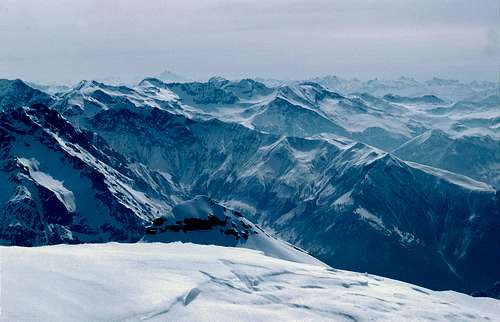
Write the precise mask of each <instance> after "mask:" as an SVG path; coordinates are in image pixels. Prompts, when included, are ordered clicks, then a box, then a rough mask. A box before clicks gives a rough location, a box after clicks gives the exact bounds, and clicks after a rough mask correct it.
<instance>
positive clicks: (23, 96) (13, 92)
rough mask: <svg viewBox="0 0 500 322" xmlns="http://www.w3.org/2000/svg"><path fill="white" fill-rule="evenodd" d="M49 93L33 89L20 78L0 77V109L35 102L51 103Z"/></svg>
mask: <svg viewBox="0 0 500 322" xmlns="http://www.w3.org/2000/svg"><path fill="white" fill-rule="evenodd" d="M51 102H52V98H51V97H50V95H48V94H45V93H44V92H42V91H39V90H37V89H34V88H32V87H30V86H29V85H27V84H26V83H25V82H23V81H22V80H20V79H16V80H8V79H0V111H2V110H4V109H10V108H15V107H19V106H23V105H30V104H36V103H42V104H51Z"/></svg>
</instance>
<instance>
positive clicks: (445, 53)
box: [0, 0, 500, 83]
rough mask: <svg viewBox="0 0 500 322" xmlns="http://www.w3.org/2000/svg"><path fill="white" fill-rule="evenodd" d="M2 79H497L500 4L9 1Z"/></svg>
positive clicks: (0, 38)
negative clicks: (170, 74)
mask: <svg viewBox="0 0 500 322" xmlns="http://www.w3.org/2000/svg"><path fill="white" fill-rule="evenodd" d="M0 44H1V47H0V78H22V79H25V80H30V81H38V82H45V83H56V82H67V81H76V80H81V79H106V78H113V79H121V80H124V81H131V80H137V79H141V78H144V77H146V76H156V75H158V74H159V73H161V72H162V71H163V70H165V69H168V70H171V71H174V72H175V73H177V74H180V75H183V76H186V77H188V78H192V79H198V78H206V77H209V76H213V75H221V76H224V77H227V78H242V77H264V78H276V79H305V78H309V77H316V76H324V75H338V76H342V77H347V78H351V77H357V78H360V79H371V78H375V77H378V78H397V77H399V76H410V77H415V78H417V79H421V80H424V79H430V78H432V77H434V76H437V77H444V78H453V79H460V80H465V81H469V80H492V81H498V80H499V77H500V76H499V75H500V1H498V0H302V1H297V0H265V1H262V0H261V1H258V0H253V1H248V0H197V1H195V0H120V1H115V0H85V1H75V0H44V1H40V0H0Z"/></svg>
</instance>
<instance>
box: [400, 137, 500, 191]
mask: <svg viewBox="0 0 500 322" xmlns="http://www.w3.org/2000/svg"><path fill="white" fill-rule="evenodd" d="M393 153H394V154H396V155H397V156H399V157H401V158H403V159H405V160H410V161H415V162H418V163H422V164H426V165H430V166H433V167H438V168H441V169H446V170H449V171H453V172H456V173H461V174H464V175H467V176H469V177H471V178H474V179H476V180H480V181H483V182H488V183H490V184H491V185H493V186H494V187H496V188H497V189H498V188H500V141H498V140H494V139H493V138H491V137H490V136H488V135H483V136H461V137H451V136H450V135H448V134H446V133H444V132H443V131H439V130H433V131H428V132H426V133H423V134H421V135H419V136H417V137H415V138H414V139H412V140H410V141H408V142H407V143H405V144H403V145H402V146H400V147H399V148H397V149H396V150H394V151H393Z"/></svg>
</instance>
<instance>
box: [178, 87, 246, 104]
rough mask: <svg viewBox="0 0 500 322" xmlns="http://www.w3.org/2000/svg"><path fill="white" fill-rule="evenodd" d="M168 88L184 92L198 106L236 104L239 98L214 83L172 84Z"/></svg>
mask: <svg viewBox="0 0 500 322" xmlns="http://www.w3.org/2000/svg"><path fill="white" fill-rule="evenodd" d="M168 88H170V89H171V90H173V91H175V92H177V91H182V92H185V93H186V94H187V95H189V96H191V97H192V99H193V101H194V102H195V103H196V104H234V103H236V102H237V101H238V97H237V96H235V95H234V94H233V93H231V92H228V91H225V90H224V89H221V88H219V87H218V86H216V85H215V84H214V83H211V82H208V83H197V82H194V83H172V84H168Z"/></svg>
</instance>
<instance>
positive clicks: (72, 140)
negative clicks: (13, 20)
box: [0, 78, 500, 292]
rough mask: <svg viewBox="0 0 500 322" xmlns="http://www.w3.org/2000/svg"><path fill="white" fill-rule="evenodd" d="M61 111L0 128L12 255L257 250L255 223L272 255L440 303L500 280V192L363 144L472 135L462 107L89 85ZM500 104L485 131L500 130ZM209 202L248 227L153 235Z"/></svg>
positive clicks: (34, 111)
mask: <svg viewBox="0 0 500 322" xmlns="http://www.w3.org/2000/svg"><path fill="white" fill-rule="evenodd" d="M51 99H53V102H52V101H51V102H50V103H49V104H50V109H48V108H45V107H43V106H41V105H35V106H33V107H31V108H15V109H14V110H13V111H7V112H4V113H2V114H1V115H0V120H1V125H2V126H1V127H0V130H1V131H2V132H1V133H2V141H1V142H2V151H1V152H2V154H3V155H4V157H3V158H2V162H4V160H5V162H4V163H5V164H4V165H2V171H1V175H2V176H3V178H5V180H6V182H9V184H8V185H6V186H5V187H6V188H2V190H0V201H1V205H2V206H1V209H2V227H1V228H2V231H3V233H2V239H3V240H2V243H3V244H11V243H12V244H37V245H39V244H50V243H58V242H61V241H63V242H73V243H79V242H87V241H88V242H99V241H137V240H139V239H141V238H144V239H145V240H154V239H155V238H157V239H158V240H163V241H170V240H185V241H197V242H201V241H204V243H216V244H217V243H219V242H220V243H222V244H223V245H228V243H229V241H230V242H231V243H229V245H235V246H237V245H239V246H243V247H250V245H251V244H252V243H253V244H255V243H257V242H256V241H255V240H253V241H252V239H254V238H250V236H251V235H250V234H249V238H248V240H249V241H251V243H250V244H249V243H248V242H245V243H243V240H244V239H245V238H244V237H243V235H245V229H247V230H248V228H245V226H244V225H243V223H245V225H247V226H249V227H250V226H251V227H258V226H260V227H262V228H263V229H264V230H265V231H266V233H265V234H260V235H259V238H260V239H261V240H260V241H259V243H260V245H265V246H266V247H264V248H263V249H260V250H262V251H264V249H270V248H272V247H278V246H279V247H281V246H283V247H284V248H286V249H287V250H291V251H294V250H293V247H290V246H289V245H287V244H286V243H283V242H281V241H276V239H275V238H274V237H270V236H268V235H273V236H275V237H280V238H282V239H283V240H285V241H287V242H289V243H291V244H293V245H296V246H298V247H300V248H302V249H305V250H306V251H308V252H309V253H310V254H312V255H314V256H316V257H318V258H319V259H321V260H323V261H324V262H326V263H327V264H329V265H332V266H335V267H339V268H346V269H353V270H357V271H368V272H370V273H376V274H381V275H385V276H389V277H394V278H398V279H402V280H405V281H411V282H414V283H418V284H421V285H425V286H428V287H432V288H437V289H449V288H452V289H456V290H460V291H466V292H472V291H476V290H482V289H485V288H487V287H489V286H491V285H493V284H494V283H495V282H496V281H498V280H500V275H499V274H500V272H498V270H497V269H496V267H498V264H499V263H500V257H499V256H500V254H499V253H498V252H497V251H496V250H497V245H498V243H499V238H500V234H499V233H498V228H497V227H498V225H499V221H500V214H499V209H500V205H499V195H498V191H497V190H495V189H494V188H492V187H491V186H490V185H488V184H486V183H483V182H479V181H475V180H473V179H471V178H468V177H464V176H461V175H458V174H455V173H452V172H448V171H444V170H439V169H436V168H431V167H428V166H423V165H421V164H418V163H411V162H405V161H402V160H401V159H399V158H397V157H394V156H393V155H391V154H388V153H386V152H384V151H382V150H379V149H377V148H374V147H371V146H369V145H366V144H363V143H360V142H357V141H356V140H360V141H364V142H368V143H371V144H372V145H379V146H380V145H385V146H386V147H387V148H389V147H398V146H400V145H401V144H404V143H405V142H407V141H408V140H412V139H413V138H415V137H417V136H418V135H420V134H422V133H425V132H426V131H428V130H429V129H433V127H438V126H439V127H443V128H446V129H447V131H449V132H450V133H451V131H455V132H460V131H462V132H461V133H463V128H460V127H457V126H452V125H453V124H455V123H456V122H457V121H456V120H457V119H456V117H459V115H462V116H463V115H464V114H463V113H462V114H460V113H459V112H458V111H459V110H460V108H461V106H462V107H463V106H465V105H464V104H458V103H457V104H448V103H446V104H443V103H442V102H440V101H437V100H436V99H434V98H432V102H428V101H429V99H428V98H425V97H424V99H417V100H410V101H409V102H408V101H405V100H401V99H398V102H392V101H391V100H394V99H392V98H391V99H388V98H385V99H384V98H383V97H382V98H381V97H375V96H372V95H369V94H363V93H361V94H353V95H348V96H344V95H340V94H338V93H335V92H332V91H330V90H328V89H326V88H325V87H323V86H321V85H318V84H315V83H311V82H305V83H300V84H295V85H292V86H281V87H279V88H270V87H267V86H265V85H264V84H262V83H259V82H256V81H253V80H241V81H237V82H235V81H228V80H225V79H222V78H213V79H211V80H210V81H208V82H206V83H200V82H193V83H170V84H167V83H164V82H162V81H160V80H157V79H152V78H150V79H145V80H144V81H142V82H140V83H139V84H138V85H137V86H136V87H134V88H129V87H126V86H111V85H106V84H103V83H99V82H93V81H91V82H82V83H80V84H79V85H78V86H76V87H75V88H74V89H72V90H71V91H69V92H66V93H63V94H60V95H56V96H54V97H52V98H51ZM491 100H492V102H493V103H492V105H488V106H484V105H481V104H482V103H477V104H478V105H481V106H482V107H480V108H479V107H478V110H477V111H476V112H475V113H476V115H475V116H477V117H480V118H481V119H483V118H484V115H483V116H481V114H477V113H482V112H485V113H486V114H487V115H488V117H491V113H492V112H491V110H492V108H491V106H493V107H494V106H495V105H494V104H495V100H494V99H491ZM29 104H30V100H26V101H25V102H23V103H22V105H29ZM467 104H469V103H467ZM474 104H476V103H474ZM474 104H472V105H474ZM453 111H455V112H453ZM478 115H479V116H478ZM454 118H455V119H454ZM460 120H462V121H463V119H460ZM465 126H466V127H467V129H468V130H471V129H473V126H474V125H473V124H472V123H467V125H465ZM476 128H478V129H483V123H480V125H477V127H476ZM496 130H497V127H495V126H494V125H490V127H489V131H491V132H493V133H495V131H496ZM346 137H347V138H346ZM391 138H392V141H391ZM377 142H378V143H377ZM375 143H377V144H375ZM490 162H492V161H491V160H490ZM19 178H21V179H19ZM82 182H83V183H85V184H82ZM18 191H27V192H26V193H24V194H22V198H21V197H19V196H18ZM197 195H206V196H210V197H211V198H212V200H214V202H215V201H216V202H215V203H216V204H218V205H220V207H226V208H227V209H234V210H235V211H238V212H239V213H240V214H242V215H243V216H244V217H245V218H246V219H244V220H239V219H236V218H230V219H231V220H228V221H227V222H226V223H224V224H222V223H221V222H223V221H224V220H225V217H224V219H223V218H222V217H220V218H219V217H217V216H216V217H217V218H218V219H217V224H219V226H217V227H219V229H218V230H217V229H212V230H211V231H210V232H208V231H202V232H198V231H197V232H192V231H191V230H190V229H187V227H184V224H185V223H186V222H185V219H186V218H188V219H189V218H191V219H193V218H194V219H196V220H194V221H193V220H188V222H191V223H193V222H198V223H200V222H199V221H198V220H199V219H200V216H199V213H198V212H196V211H195V212H194V214H193V217H186V216H185V215H183V216H180V218H181V219H180V220H179V221H181V222H180V223H177V220H176V222H175V223H173V221H172V224H170V222H169V220H167V221H166V222H165V221H164V222H163V223H162V224H161V225H158V226H157V225H154V219H155V218H159V217H161V218H172V220H173V218H175V217H176V216H175V211H172V210H171V209H172V208H173V207H174V206H175V205H177V204H179V203H181V202H182V201H186V200H189V199H192V198H194V197H196V196H197ZM23 198H24V199H23ZM20 200H24V201H20ZM42 200H50V203H47V202H42ZM11 203H15V205H16V206H15V207H13V206H10V204H11ZM46 203H47V204H49V205H53V206H50V207H49V208H47V206H44V205H45V204H46ZM21 205H22V206H23V207H25V206H26V205H28V207H27V210H24V208H23V210H22V211H20V210H18V208H21ZM44 207H45V208H44ZM214 207H215V206H214ZM217 207H219V206H217ZM217 207H216V208H217ZM194 208H197V207H194ZM198 208H199V207H198ZM202 208H203V209H205V210H208V212H212V213H213V212H215V210H214V209H213V208H212V205H209V206H206V205H204V206H203V207H202ZM174 209H176V208H174ZM217 209H219V210H220V208H217ZM208 212H205V213H204V215H207V214H208ZM23 214H24V215H23ZM26 214H28V215H26ZM54 214H56V215H55V216H54ZM228 217H232V216H228ZM210 218H212V217H210ZM210 218H209V217H201V219H202V221H203V222H202V225H205V226H206V225H207V224H210V220H211V219H210ZM212 220H214V219H212ZM207 221H208V223H206V222H207ZM152 222H153V224H152ZM250 222H253V223H255V224H258V226H255V225H254V224H252V225H253V226H252V225H250V224H249V223H250ZM157 223H158V221H157ZM232 224H234V225H235V226H236V227H233V226H232ZM178 225H180V227H177V226H178ZM210 225H211V224H210ZM229 225H231V226H229ZM168 226H172V227H170V228H167V227H168ZM213 227H215V226H213V225H212V226H211V228H213ZM146 228H148V230H146ZM183 228H186V229H183ZM231 228H233V229H231ZM175 229H179V232H180V231H182V232H183V233H184V230H186V231H189V233H186V235H182V234H180V233H176V232H175ZM221 229H222V230H223V231H222V232H221V231H220V230H221ZM252 229H253V228H252ZM160 230H164V231H162V232H161V233H160V232H159V231H160ZM253 230H255V231H258V230H259V229H258V228H255V229H253ZM153 231H154V232H155V235H154V236H153V235H151V234H146V235H145V232H150V233H151V232H153ZM172 231H173V232H172ZM248 231H249V232H250V230H248ZM226 233H227V234H226ZM202 234H203V235H205V236H208V237H207V238H205V237H203V238H201V237H199V236H201V235H202ZM19 236H20V237H19ZM22 236H30V237H29V238H24V239H23V237H22ZM236 236H238V238H236ZM265 236H267V237H265ZM153 237H154V238H153ZM264 237H265V238H264ZM268 237H269V238H268ZM262 238H264V240H262ZM26 240H28V241H29V242H27V241H26ZM220 243H219V244H220ZM233 243H234V244H233ZM276 245H278V246H276ZM251 248H255V247H251ZM257 249H259V248H257ZM296 251H298V250H296ZM288 259H289V258H288Z"/></svg>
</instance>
